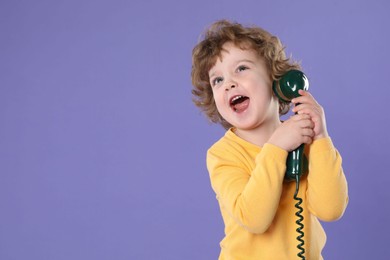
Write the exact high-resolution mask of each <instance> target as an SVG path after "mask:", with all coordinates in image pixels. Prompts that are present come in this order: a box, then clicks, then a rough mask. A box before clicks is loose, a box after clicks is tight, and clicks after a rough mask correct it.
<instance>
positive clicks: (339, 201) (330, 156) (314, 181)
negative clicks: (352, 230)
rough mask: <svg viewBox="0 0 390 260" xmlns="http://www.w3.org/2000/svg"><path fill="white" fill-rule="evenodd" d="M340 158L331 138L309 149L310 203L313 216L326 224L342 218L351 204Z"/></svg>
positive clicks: (308, 189)
mask: <svg viewBox="0 0 390 260" xmlns="http://www.w3.org/2000/svg"><path fill="white" fill-rule="evenodd" d="M341 163H342V159H341V156H340V154H339V153H338V152H337V150H336V149H335V148H334V146H333V144H332V141H331V139H330V138H329V137H327V138H322V139H318V140H316V141H314V142H313V144H312V145H311V146H310V151H309V175H308V177H307V180H308V188H307V193H306V196H307V199H308V208H309V210H310V212H312V214H314V215H315V216H317V217H318V218H319V219H321V220H323V221H334V220H337V219H339V218H341V217H342V215H343V214H344V211H345V209H346V207H347V204H348V186H347V181H346V178H345V175H344V172H343V168H342V165H341Z"/></svg>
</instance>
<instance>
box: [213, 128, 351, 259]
mask: <svg viewBox="0 0 390 260" xmlns="http://www.w3.org/2000/svg"><path fill="white" fill-rule="evenodd" d="M306 148H307V149H306V151H305V152H306V154H307V155H308V160H309V174H308V175H306V176H304V177H302V178H301V181H300V187H299V194H298V196H299V197H300V198H302V199H303V203H302V205H301V207H302V208H303V210H304V211H303V213H302V214H303V217H304V221H303V224H304V226H305V227H304V230H303V231H304V233H305V236H304V240H305V245H304V248H305V251H306V252H305V257H306V259H308V260H316V259H322V256H321V251H322V249H323V247H324V245H325V242H326V235H325V232H324V230H323V228H322V226H321V224H320V222H319V221H318V219H320V220H323V221H334V220H337V219H339V218H340V217H341V216H342V215H343V213H344V210H345V208H346V207H347V204H348V187H347V182H346V179H345V176H344V173H343V169H342V166H341V157H340V155H339V153H338V152H337V150H336V149H335V148H334V146H333V144H332V141H331V139H330V138H323V139H319V140H316V141H314V142H313V143H312V144H311V145H310V146H306ZM287 154H288V153H287V152H286V151H285V150H283V149H281V148H279V147H277V146H274V145H272V144H268V143H266V144H264V146H263V147H258V146H256V145H254V144H251V143H249V142H247V141H245V140H243V139H241V138H239V137H238V136H237V135H235V134H234V132H233V130H232V129H230V130H228V131H227V132H226V134H225V136H224V137H222V138H221V139H220V140H219V141H218V142H216V143H215V144H214V145H213V146H212V147H211V148H210V149H209V150H208V153H207V168H208V170H209V173H210V179H211V185H212V188H213V189H214V191H215V193H216V195H217V200H218V202H219V206H220V209H221V213H222V217H223V221H224V224H225V237H224V239H223V240H222V241H221V243H220V246H221V253H220V257H219V260H241V259H242V260H251V259H256V260H262V259H265V260H274V259H275V260H278V259H281V260H289V259H299V258H298V257H297V253H298V252H299V250H298V249H297V244H298V241H297V240H296V237H297V235H298V234H297V232H296V229H297V224H296V223H295V221H296V220H297V217H296V216H295V212H296V211H297V209H296V208H295V206H294V205H295V204H296V201H295V200H294V199H293V196H294V192H295V182H283V177H284V174H285V170H286V158H287Z"/></svg>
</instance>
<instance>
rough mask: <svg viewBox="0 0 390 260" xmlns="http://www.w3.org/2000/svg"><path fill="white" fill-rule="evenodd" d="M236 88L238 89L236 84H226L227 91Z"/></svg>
mask: <svg viewBox="0 0 390 260" xmlns="http://www.w3.org/2000/svg"><path fill="white" fill-rule="evenodd" d="M235 87H237V84H236V83H235V82H228V84H226V87H225V91H229V90H230V89H232V88H235Z"/></svg>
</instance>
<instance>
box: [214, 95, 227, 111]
mask: <svg viewBox="0 0 390 260" xmlns="http://www.w3.org/2000/svg"><path fill="white" fill-rule="evenodd" d="M213 97H214V102H215V105H216V106H217V108H218V110H220V108H221V107H222V105H223V103H224V95H223V93H221V92H220V91H213Z"/></svg>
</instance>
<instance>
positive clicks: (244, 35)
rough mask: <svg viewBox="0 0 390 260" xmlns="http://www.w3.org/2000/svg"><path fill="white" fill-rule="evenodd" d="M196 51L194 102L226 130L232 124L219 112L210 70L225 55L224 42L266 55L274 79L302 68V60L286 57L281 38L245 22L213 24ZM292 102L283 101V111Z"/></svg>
mask: <svg viewBox="0 0 390 260" xmlns="http://www.w3.org/2000/svg"><path fill="white" fill-rule="evenodd" d="M203 37H204V39H203V40H201V41H200V42H199V43H198V44H197V45H196V46H195V47H194V49H193V51H192V70H191V79H192V85H193V89H192V96H193V102H194V103H195V105H196V106H197V107H199V108H200V109H201V110H202V111H203V112H204V113H205V114H206V116H207V117H208V119H209V120H210V121H211V122H213V123H219V124H221V125H222V126H223V127H224V128H225V129H228V128H230V127H231V126H232V125H231V124H230V123H229V122H227V121H226V120H225V119H224V118H223V117H222V116H221V115H220V114H219V112H218V110H217V107H216V105H215V101H214V97H213V92H212V88H211V85H210V79H209V71H210V69H211V68H212V67H213V66H214V65H215V63H216V62H217V59H218V58H221V55H222V50H223V45H224V44H225V43H227V42H232V43H233V44H234V45H236V46H237V47H239V48H241V49H245V50H254V51H255V52H256V53H257V54H258V55H259V56H260V57H262V58H263V59H264V61H265V64H266V66H267V69H268V72H269V75H270V78H271V79H272V80H278V79H279V78H280V77H281V76H282V75H283V74H284V73H286V72H287V71H289V70H292V69H300V66H299V64H298V63H296V62H294V61H292V60H291V58H286V54H285V52H284V46H283V45H282V43H281V42H280V40H279V39H278V38H277V37H275V36H273V35H272V34H270V33H269V32H267V31H265V30H264V29H262V28H260V27H257V26H253V27H244V26H243V25H241V24H239V23H236V22H230V21H228V20H220V21H217V22H215V23H214V24H212V25H211V26H210V27H209V29H208V30H207V31H206V32H205V34H204V36H203ZM270 87H272V86H270ZM289 109H290V103H289V102H288V103H286V102H283V101H280V100H279V114H280V115H283V114H286V113H287V112H288V111H289Z"/></svg>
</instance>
